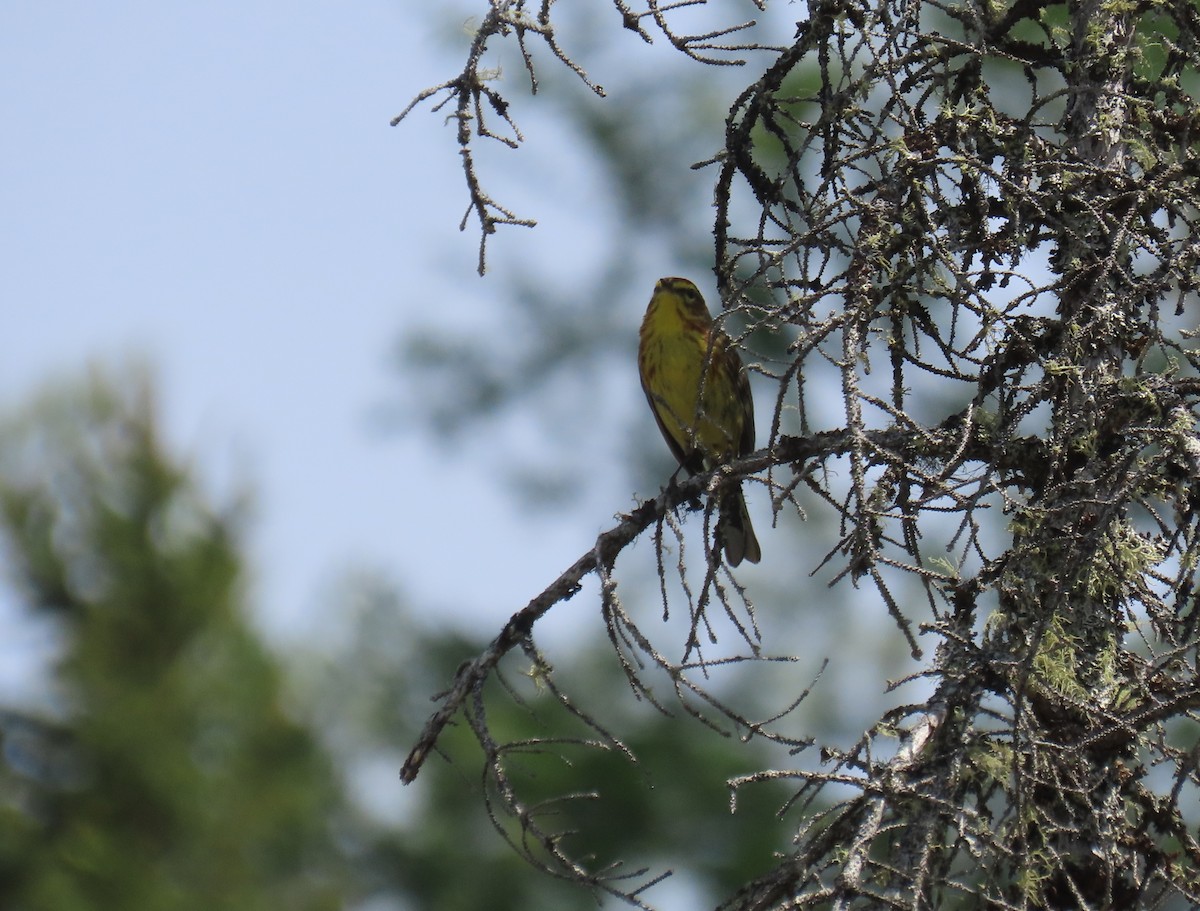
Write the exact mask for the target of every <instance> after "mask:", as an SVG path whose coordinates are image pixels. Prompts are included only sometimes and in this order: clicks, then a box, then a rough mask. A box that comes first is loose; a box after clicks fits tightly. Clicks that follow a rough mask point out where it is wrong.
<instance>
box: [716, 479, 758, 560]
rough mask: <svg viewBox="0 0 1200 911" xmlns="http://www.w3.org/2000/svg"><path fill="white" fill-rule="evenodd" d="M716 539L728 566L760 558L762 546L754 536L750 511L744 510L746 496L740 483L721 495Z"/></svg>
mask: <svg viewBox="0 0 1200 911" xmlns="http://www.w3.org/2000/svg"><path fill="white" fill-rule="evenodd" d="M717 540H718V541H720V542H721V544H722V545H723V546H724V547H725V559H726V560H728V561H729V565H730V566H737V565H738V564H739V563H741V562H742V561H743V560H748V561H749V562H751V563H757V562H758V561H759V560H761V559H762V548H760V547H759V546H758V538H756V537H754V526H753V525H751V524H750V513H748V512H747V511H746V498H745V497H744V496H742V487H741V485H740V484H739V485H737V486H731V487H730V488H729V490H728V491H727V492H726V493H724V494H722V496H721V515H720V516H719V517H718V519H717Z"/></svg>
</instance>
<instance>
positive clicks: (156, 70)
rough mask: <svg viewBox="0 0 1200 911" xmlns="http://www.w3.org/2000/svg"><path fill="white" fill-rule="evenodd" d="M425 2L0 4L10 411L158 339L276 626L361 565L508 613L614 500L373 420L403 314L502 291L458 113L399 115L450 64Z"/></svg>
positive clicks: (411, 589) (3, 338)
mask: <svg viewBox="0 0 1200 911" xmlns="http://www.w3.org/2000/svg"><path fill="white" fill-rule="evenodd" d="M417 6H418V5H414V4H411V3H409V4H397V3H387V2H381V0H367V2H360V3H352V4H346V3H333V2H319V0H316V2H314V0H306V2H301V3H291V4H278V3H268V2H263V0H238V2H236V3H233V2H214V3H208V4H203V5H179V4H158V3H148V2H146V3H136V2H131V3H118V4H91V3H78V2H64V3H56V2H45V3H33V4H24V3H11V4H5V5H4V6H3V8H2V9H0V80H2V91H0V117H2V118H3V122H4V125H5V126H4V133H5V137H6V141H5V142H4V144H3V146H2V148H0V213H3V214H2V215H0V232H2V235H0V317H2V318H0V328H2V331H0V407H2V408H3V409H4V410H5V411H9V410H10V409H11V408H13V407H14V406H16V405H17V404H19V403H20V402H21V401H22V400H24V399H25V398H26V397H27V396H28V395H29V394H30V393H31V392H33V391H34V390H35V389H36V388H37V387H38V386H39V385H40V384H42V383H44V382H45V381H47V380H49V379H53V378H63V377H70V376H79V375H81V371H82V369H83V368H84V366H85V365H88V364H93V363H94V364H112V365H120V364H122V363H128V361H129V360H130V359H131V358H138V359H141V360H142V361H144V362H146V363H148V364H149V365H150V366H151V367H152V369H153V373H154V375H155V377H156V378H157V380H158V386H159V390H160V393H161V395H160V404H161V411H162V416H163V418H164V421H165V425H166V428H167V434H168V439H169V441H170V443H171V444H172V447H173V449H174V451H175V452H176V453H177V454H179V455H180V456H181V457H183V458H185V459H188V460H190V461H191V463H192V464H194V466H195V468H196V470H197V471H198V473H199V474H200V476H201V478H202V479H203V480H204V481H205V482H206V483H207V484H208V485H209V486H210V487H211V488H212V489H215V490H216V491H218V492H223V493H224V494H229V493H231V492H232V491H234V490H235V489H236V488H237V486H238V484H239V483H240V482H242V481H249V482H250V483H251V484H252V485H253V487H254V489H255V490H256V491H257V493H258V499H257V504H258V506H257V509H256V512H255V517H254V522H253V524H252V526H251V538H250V544H251V547H252V557H253V559H254V568H255V573H256V579H257V582H258V587H257V590H256V596H257V597H256V599H255V600H256V603H260V604H262V605H263V606H264V616H265V617H266V620H267V625H268V627H269V628H270V629H271V630H272V631H273V632H276V633H287V632H289V631H293V630H300V631H306V630H309V629H310V624H311V623H312V622H313V621H317V620H319V619H320V618H321V616H322V612H323V611H326V610H330V609H332V603H331V599H330V598H329V595H330V587H331V586H332V584H333V582H334V581H335V580H336V578H337V575H338V573H339V572H340V571H342V570H343V569H345V568H346V567H347V566H355V565H364V564H366V565H372V566H376V567H380V568H382V569H383V570H385V571H386V572H388V573H389V574H390V575H391V576H392V577H393V578H394V579H395V580H396V581H397V582H399V583H400V584H401V585H402V587H403V589H404V590H405V591H406V592H407V593H408V594H409V596H410V600H411V601H413V602H414V603H417V604H419V605H422V607H423V608H425V607H426V606H427V607H428V608H433V609H438V610H441V609H445V608H450V609H453V610H471V609H474V610H477V611H479V612H481V613H482V614H483V615H485V616H486V617H488V618H489V619H490V620H494V626H496V627H498V626H499V623H500V621H501V620H502V618H504V617H506V616H507V614H508V613H509V612H510V611H511V610H513V609H515V608H516V607H519V606H521V604H523V603H524V600H525V599H527V598H528V597H530V596H532V595H533V594H535V593H536V591H537V590H538V589H540V587H541V586H542V585H544V584H546V583H547V582H548V581H550V579H552V578H553V576H554V575H556V574H557V572H558V571H559V570H560V569H561V568H562V567H564V566H566V565H567V564H569V563H570V562H571V561H572V560H573V559H574V557H575V556H577V555H578V554H579V553H580V552H581V551H582V550H583V549H585V548H586V547H587V546H588V544H589V543H590V540H591V536H592V535H593V534H594V531H595V529H596V528H597V527H600V526H601V524H602V521H603V520H606V519H608V517H609V515H610V514H607V515H599V516H597V522H596V523H595V524H594V525H593V526H591V527H588V528H584V529H579V530H578V531H577V533H574V532H572V531H571V530H567V531H565V532H564V530H563V529H561V528H558V529H555V527H554V526H553V525H552V524H550V520H548V519H546V518H545V517H542V518H538V519H535V518H532V517H529V516H526V515H522V514H521V512H520V510H519V507H518V506H517V504H516V502H515V501H514V500H513V499H512V498H511V497H508V496H506V495H504V494H503V493H500V492H498V491H497V489H496V488H497V483H496V478H495V477H492V476H490V475H489V472H488V467H487V466H488V462H487V461H486V459H484V458H481V457H480V454H481V450H479V448H478V447H477V448H476V449H474V450H471V449H470V448H468V451H467V453H466V454H465V455H463V456H462V457H458V458H452V457H449V456H448V454H447V453H445V452H442V451H440V450H439V449H438V448H437V446H436V445H435V444H434V443H431V442H430V440H429V439H428V437H425V436H423V435H420V434H417V433H407V434H405V433H401V434H398V435H391V436H381V435H380V434H378V433H377V432H373V431H372V425H371V421H370V418H369V416H370V414H371V411H372V409H373V408H375V407H377V406H378V405H380V404H381V403H382V402H384V401H386V400H388V399H389V398H391V397H393V396H394V395H395V394H396V391H397V389H398V387H399V384H400V382H401V378H400V376H399V374H398V373H397V372H396V371H395V369H394V367H393V366H391V365H390V364H389V363H388V356H389V352H390V350H391V348H392V347H393V346H394V345H395V343H396V340H397V339H398V338H399V337H400V336H401V334H402V333H403V331H404V330H405V328H406V327H407V326H411V325H412V324H413V323H414V321H415V320H418V319H419V320H425V319H427V318H428V316H429V315H430V314H431V313H437V314H438V318H439V319H440V320H441V321H442V322H443V323H444V324H449V325H453V324H454V321H456V320H458V321H461V323H462V324H463V325H464V327H465V326H469V325H470V324H471V317H472V313H473V312H476V311H475V308H479V307H483V306H485V305H486V301H487V298H488V295H495V294H497V293H498V291H499V290H500V288H499V287H498V285H497V280H496V279H494V278H491V277H489V278H488V279H482V280H481V279H479V278H478V277H477V276H476V275H475V273H474V267H475V256H476V238H477V235H476V234H474V233H473V232H472V231H471V230H468V232H467V233H465V234H460V233H458V222H459V219H460V218H461V215H462V212H463V210H464V209H465V206H466V195H465V191H464V188H463V184H462V175H461V170H460V165H459V158H458V155H457V149H456V147H455V145H454V137H453V132H452V130H451V129H449V128H446V127H445V126H444V125H443V120H444V115H432V116H431V115H430V114H429V113H428V112H427V111H423V110H422V111H419V112H417V114H415V115H414V116H413V117H412V118H411V119H410V120H408V121H406V122H405V123H404V124H402V125H401V126H400V127H398V128H392V127H390V126H389V125H388V121H389V119H390V118H391V117H392V116H393V115H394V114H396V113H398V112H399V111H400V110H401V109H402V108H403V107H404V105H405V104H406V103H407V102H408V100H409V98H410V97H412V95H413V94H415V93H416V92H417V91H418V90H419V89H420V88H422V87H423V86H425V85H428V84H430V83H433V82H437V81H441V80H443V79H445V78H447V77H448V76H450V75H452V73H453V72H454V69H453V68H454V67H461V61H460V60H459V59H457V58H456V57H454V56H453V55H452V54H451V52H450V51H449V50H447V48H446V46H445V43H444V41H443V40H442V39H441V38H439V37H438V36H436V35H435V34H434V31H433V29H434V24H433V23H431V22H430V21H429V18H430V17H429V15H428V13H427V10H428V6H427V5H425V4H420V5H419V7H420V9H421V10H422V12H421V13H419V14H418V13H417V12H415V10H416V8H417ZM406 7H407V9H406ZM442 27H443V28H445V26H444V25H443V26H442ZM443 37H444V36H443ZM514 59H516V58H514ZM540 214H542V215H545V214H546V213H540ZM522 236H523V237H525V238H529V237H531V236H533V232H523V233H522ZM539 239H540V240H542V241H543V242H544V241H545V239H546V238H545V237H544V236H543V237H541V238H539ZM505 243H508V244H511V245H512V246H510V247H509V249H510V250H511V249H514V247H515V246H516V242H515V241H511V240H508V239H507V238H505V237H501V238H499V240H498V245H499V244H505ZM502 250H503V247H500V246H498V247H497V256H499V255H500V254H501V253H502ZM618 505H621V504H618ZM468 511H469V514H470V517H471V520H470V521H469V522H464V521H462V518H463V516H464V515H466V514H467V513H468ZM464 558H466V560H465V562H466V563H467V564H468V565H469V566H470V567H471V568H470V569H469V570H464ZM9 616H10V615H6V614H4V613H3V612H0V623H2V622H5V617H9ZM9 622H11V619H9ZM0 638H3V637H0ZM10 647H11V645H10ZM0 663H2V662H0ZM0 685H3V679H0Z"/></svg>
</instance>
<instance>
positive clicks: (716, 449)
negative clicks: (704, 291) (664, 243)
mask: <svg viewBox="0 0 1200 911" xmlns="http://www.w3.org/2000/svg"><path fill="white" fill-rule="evenodd" d="M638 372H639V373H640V374H641V377H642V389H644V390H645V392H646V398H647V400H649V402H650V409H651V410H652V411H653V412H654V419H655V420H656V421H658V429H659V430H661V431H662V435H663V437H664V438H666V441H667V445H668V446H670V447H671V452H672V453H674V455H675V458H676V459H678V460H679V464H680V465H681V466H683V468H684V469H685V470H686V471H687V473H688V474H689V475H694V474H698V473H699V472H702V471H711V470H712V469H714V468H716V467H717V466H718V465H723V464H725V463H726V462H729V461H732V460H733V459H736V458H739V457H741V456H744V455H747V454H749V453H750V452H752V451H753V450H754V400H753V398H751V395H750V380H749V378H748V377H747V375H746V368H745V366H744V365H743V364H742V359H741V358H740V357H739V356H738V353H737V349H735V348H734V346H733V342H732V341H730V339H729V336H727V335H726V334H725V333H724V332H722V331H721V330H720V328H718V327H717V326H716V325H715V324H714V323H713V319H712V317H711V316H710V315H709V312H708V308H707V307H706V306H705V305H704V298H703V297H701V295H700V291H699V289H697V288H696V286H695V285H694V284H692V282H690V281H688V280H687V279H686V278H662V279H659V281H658V284H656V285H655V286H654V295H653V296H652V297H651V298H650V306H648V307H647V308H646V316H645V318H644V319H643V320H642V329H641V333H640V336H639V343H638ZM717 506H718V509H719V513H720V515H719V516H718V518H717V541H719V542H720V543H721V545H722V546H723V547H724V548H725V559H726V560H728V561H729V563H730V564H731V565H733V566H737V565H738V564H739V563H741V562H742V560H749V561H750V562H751V563H757V562H758V561H759V560H760V559H761V558H762V550H761V549H760V548H759V546H758V539H757V538H755V537H754V528H753V527H752V526H751V525H750V515H749V513H747V512H746V500H745V498H744V497H743V496H742V485H741V482H737V483H731V484H727V485H725V486H724V487H723V488H722V489H721V491H720V493H719V494H718V501H717Z"/></svg>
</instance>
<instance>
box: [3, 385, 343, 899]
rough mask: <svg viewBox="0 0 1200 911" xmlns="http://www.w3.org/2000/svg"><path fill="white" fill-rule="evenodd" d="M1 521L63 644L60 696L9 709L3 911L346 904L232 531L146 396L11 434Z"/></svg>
mask: <svg viewBox="0 0 1200 911" xmlns="http://www.w3.org/2000/svg"><path fill="white" fill-rule="evenodd" d="M0 507H2V521H3V533H4V536H5V538H6V541H7V545H8V551H9V555H10V558H11V563H12V565H13V567H14V570H15V573H14V575H15V577H16V578H15V581H16V583H17V586H18V589H19V592H20V595H21V599H22V601H23V603H24V604H25V605H26V608H27V610H28V611H29V612H30V613H32V614H35V615H39V614H40V615H44V616H48V617H52V618H53V619H54V621H55V623H56V625H57V627H58V632H59V637H60V642H61V646H60V648H59V650H58V654H57V657H56V660H55V663H54V667H53V669H52V673H51V674H50V675H49V676H50V679H48V680H47V681H46V687H47V690H48V692H50V693H53V694H54V697H55V698H53V699H47V700H46V701H45V703H44V704H38V705H35V706H32V707H30V706H16V705H9V706H3V707H2V708H3V714H2V715H0V738H2V742H3V746H4V753H3V764H2V765H0V781H2V782H3V784H4V791H5V793H6V794H10V795H15V797H10V798H9V799H7V800H6V801H5V803H4V804H3V806H2V807H0V832H3V833H5V834H4V835H3V836H0V906H2V907H4V908H13V909H22V911H23V909H30V911H36V909H47V911H51V909H52V911H84V909H107V908H114V909H116V908H139V909H179V911H186V909H191V908H195V909H221V908H228V909H239V911H246V909H250V911H252V909H256V908H262V909H276V908H280V907H286V908H298V909H314V911H316V909H322V908H337V907H341V906H342V901H343V896H342V893H343V888H344V885H345V883H344V871H343V870H342V869H341V863H340V861H339V860H338V856H337V854H336V852H335V851H334V850H333V844H334V843H333V838H332V831H331V825H332V823H333V821H334V815H333V814H334V810H335V808H336V806H337V797H338V790H337V787H336V781H335V779H334V777H333V775H332V770H331V767H330V765H329V763H328V761H327V759H326V757H325V755H324V754H323V752H322V750H321V749H320V747H319V745H318V744H317V742H316V741H315V740H314V738H313V737H312V735H311V734H309V733H308V732H307V731H305V730H304V729H303V728H302V727H300V726H299V725H298V724H297V723H296V722H295V721H294V720H292V719H291V718H289V717H288V716H287V715H286V714H285V713H284V711H283V709H282V706H281V690H282V681H281V677H280V673H279V671H278V669H277V668H276V666H275V664H274V663H273V661H272V660H271V658H270V656H269V655H268V654H267V653H266V652H265V651H264V649H263V647H262V645H261V644H259V642H258V641H257V640H256V638H255V637H254V635H253V633H252V632H251V631H250V629H249V628H248V627H247V625H246V618H245V617H244V616H243V611H244V604H243V597H242V587H243V580H242V566H241V558H240V556H239V553H238V546H237V544H238V542H237V527H236V525H237V523H236V520H235V519H234V518H232V517H230V516H222V515H218V514H216V513H214V511H213V510H212V509H211V507H209V506H208V505H207V504H206V502H205V499H204V497H203V496H202V494H201V492H200V491H199V490H198V489H197V487H196V485H195V483H194V482H193V481H192V479H191V478H190V477H189V476H188V473H187V471H186V470H185V468H184V467H183V466H181V465H180V464H178V463H177V462H174V461H173V460H172V459H171V458H170V457H169V456H168V455H167V454H166V453H165V452H164V451H163V448H162V446H161V444H160V442H159V440H158V438H157V432H156V427H155V415H154V412H153V408H152V407H151V403H150V399H149V395H148V392H147V387H146V385H145V384H144V383H143V384H136V385H135V384H130V383H122V384H119V385H114V384H111V383H109V382H106V381H104V380H101V379H96V380H94V381H93V382H92V384H91V385H90V386H88V387H83V388H69V389H65V390H62V391H60V392H58V393H56V394H52V395H48V396H46V397H45V398H43V399H42V400H41V401H39V402H38V403H36V404H35V405H34V406H33V407H32V408H30V409H29V411H28V412H27V413H26V414H25V415H24V416H22V417H21V418H20V419H18V420H16V421H14V422H11V423H9V424H8V425H6V426H5V427H3V429H2V431H0Z"/></svg>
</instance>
